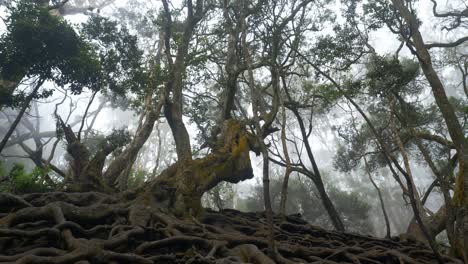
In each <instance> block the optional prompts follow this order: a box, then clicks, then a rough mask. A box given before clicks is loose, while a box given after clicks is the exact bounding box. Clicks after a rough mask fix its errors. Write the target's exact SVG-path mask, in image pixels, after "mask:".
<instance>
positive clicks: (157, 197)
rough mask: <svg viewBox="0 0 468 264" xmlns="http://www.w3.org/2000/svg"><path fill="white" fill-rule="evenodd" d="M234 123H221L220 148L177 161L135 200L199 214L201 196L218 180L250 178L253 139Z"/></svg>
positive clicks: (236, 122)
mask: <svg viewBox="0 0 468 264" xmlns="http://www.w3.org/2000/svg"><path fill="white" fill-rule="evenodd" d="M243 126H244V124H242V123H241V122H239V121H235V120H232V119H231V120H227V121H225V122H224V126H223V132H222V142H224V145H223V146H222V147H221V148H220V149H218V150H216V151H214V152H213V153H212V154H209V155H207V156H206V157H204V158H201V159H195V160H192V161H190V162H187V161H178V162H177V163H175V164H173V165H172V166H170V167H169V168H167V169H165V170H164V171H163V172H162V173H161V174H160V175H159V176H158V177H156V178H155V179H154V180H151V181H150V182H148V183H147V184H145V186H143V187H141V188H140V189H143V191H141V194H139V198H138V199H140V200H141V201H142V203H144V204H153V205H154V206H155V208H156V207H158V208H165V209H166V210H169V211H172V212H173V213H175V214H177V215H183V216H189V215H199V214H200V213H202V207H201V197H202V196H203V194H204V193H205V192H207V191H209V190H211V189H212V188H214V187H215V186H216V185H218V184H219V183H220V182H222V181H227V182H231V183H237V182H239V181H243V180H246V179H251V178H252V177H253V172H252V167H251V164H250V155H249V151H250V145H251V144H252V142H253V140H254V139H253V137H252V136H251V135H250V134H248V133H247V132H246V131H245V129H244V127H243Z"/></svg>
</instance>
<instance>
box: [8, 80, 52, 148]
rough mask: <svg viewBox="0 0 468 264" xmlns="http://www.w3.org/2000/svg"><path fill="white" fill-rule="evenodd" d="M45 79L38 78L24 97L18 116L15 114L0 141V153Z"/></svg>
mask: <svg viewBox="0 0 468 264" xmlns="http://www.w3.org/2000/svg"><path fill="white" fill-rule="evenodd" d="M44 81H45V80H43V79H39V80H38V81H37V83H36V86H35V87H34V89H33V90H32V92H31V94H29V95H28V97H26V100H25V102H24V104H23V107H22V108H21V110H20V112H19V113H18V116H16V119H15V121H13V123H12V124H11V126H10V129H8V131H7V133H6V134H5V136H4V137H3V139H2V141H1V142H0V153H2V151H3V148H4V147H5V145H6V143H7V142H8V139H10V137H11V135H12V134H13V132H14V131H15V129H16V127H17V126H18V124H19V122H20V121H21V118H22V117H23V115H24V113H25V112H26V109H28V107H29V105H30V104H31V101H32V99H33V98H34V96H36V94H37V91H38V90H39V88H40V87H41V86H42V84H43V83H44Z"/></svg>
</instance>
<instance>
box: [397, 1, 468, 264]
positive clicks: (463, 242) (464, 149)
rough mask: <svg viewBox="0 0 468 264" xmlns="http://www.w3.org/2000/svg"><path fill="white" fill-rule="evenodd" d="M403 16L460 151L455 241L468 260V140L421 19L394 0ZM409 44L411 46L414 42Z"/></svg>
mask: <svg viewBox="0 0 468 264" xmlns="http://www.w3.org/2000/svg"><path fill="white" fill-rule="evenodd" d="M392 3H393V5H394V6H395V7H396V9H397V10H398V12H399V13H400V15H401V16H402V18H403V19H404V20H405V21H406V23H407V24H408V25H409V27H410V32H411V36H410V37H411V39H412V40H413V41H412V43H411V44H412V45H413V46H414V48H415V49H416V55H417V58H418V60H419V63H420V65H421V68H422V70H423V72H424V75H425V76H426V79H427V80H428V82H429V84H430V86H431V88H432V93H433V94H434V99H435V101H436V104H437V106H438V107H439V109H440V111H441V113H442V116H443V118H444V120H445V123H446V125H447V129H448V132H449V134H450V137H451V138H452V141H453V143H454V144H455V148H456V150H457V153H458V154H459V157H458V161H459V166H460V167H459V173H458V176H457V180H456V184H455V193H454V197H453V200H454V205H455V206H456V207H457V210H458V212H457V225H458V227H459V228H456V229H455V230H457V231H456V232H457V234H456V240H457V241H456V243H457V245H456V246H455V248H456V251H457V254H458V255H459V256H460V257H463V259H464V260H465V262H468V143H467V142H466V138H465V136H464V133H463V129H462V127H461V125H460V122H459V121H458V119H457V116H456V115H455V111H454V110H453V107H452V105H451V104H450V102H449V100H448V97H447V94H446V93H445V89H444V85H443V84H442V81H441V80H440V78H439V76H438V75H437V73H436V71H435V70H434V67H433V66H432V59H431V55H430V54H429V51H428V49H427V48H426V46H425V43H424V40H423V37H422V35H421V32H420V31H419V21H418V20H417V18H416V17H415V15H414V14H412V13H411V12H410V10H409V9H408V7H406V6H405V5H404V2H403V1H402V0H392ZM411 44H409V43H408V45H411Z"/></svg>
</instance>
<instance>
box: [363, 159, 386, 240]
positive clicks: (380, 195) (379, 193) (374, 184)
mask: <svg viewBox="0 0 468 264" xmlns="http://www.w3.org/2000/svg"><path fill="white" fill-rule="evenodd" d="M364 166H365V169H366V173H367V176H369V180H370V182H371V183H372V185H373V186H374V188H375V190H376V191H377V195H378V196H379V201H380V207H381V208H382V213H383V216H384V220H385V227H386V234H385V237H386V238H390V237H391V233H392V232H391V229H390V221H389V220H388V215H387V210H385V203H384V199H383V196H382V192H381V191H380V188H379V186H378V185H377V183H375V181H374V179H373V178H372V174H371V172H370V171H369V165H368V164H367V159H366V157H365V156H364Z"/></svg>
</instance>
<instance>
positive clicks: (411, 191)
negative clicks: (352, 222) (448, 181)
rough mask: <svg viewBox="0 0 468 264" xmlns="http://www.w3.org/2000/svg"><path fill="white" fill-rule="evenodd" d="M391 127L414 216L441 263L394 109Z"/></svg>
mask: <svg viewBox="0 0 468 264" xmlns="http://www.w3.org/2000/svg"><path fill="white" fill-rule="evenodd" d="M392 104H393V103H392ZM390 127H391V129H392V131H393V135H394V137H395V140H396V142H397V145H398V148H399V149H400V153H401V156H402V157H403V163H404V166H405V169H406V174H404V176H405V178H406V185H407V186H408V195H409V198H410V202H411V207H412V208H413V213H414V217H415V218H416V221H417V223H418V225H419V228H420V229H421V231H422V233H423V234H424V236H425V238H426V239H427V241H428V242H429V246H430V247H431V249H432V251H434V255H435V256H436V257H437V261H438V262H439V263H444V261H443V259H442V257H441V256H440V253H439V251H438V250H437V245H436V243H435V241H434V239H433V238H432V236H431V234H430V233H429V230H428V229H427V227H426V222H427V219H426V216H425V213H424V207H423V205H422V204H421V201H420V199H419V195H418V192H417V190H416V186H415V185H414V181H413V176H412V172H411V168H410V165H409V160H408V155H407V153H406V150H405V147H404V145H403V142H402V141H401V138H400V135H399V134H398V131H397V129H396V124H395V120H394V111H392V113H391V117H390Z"/></svg>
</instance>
